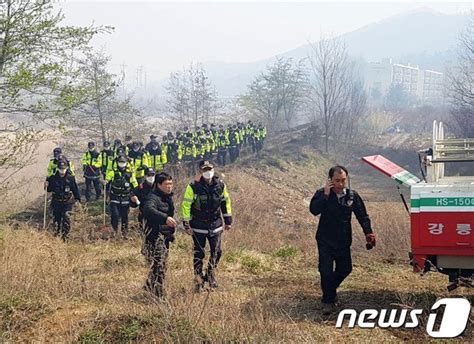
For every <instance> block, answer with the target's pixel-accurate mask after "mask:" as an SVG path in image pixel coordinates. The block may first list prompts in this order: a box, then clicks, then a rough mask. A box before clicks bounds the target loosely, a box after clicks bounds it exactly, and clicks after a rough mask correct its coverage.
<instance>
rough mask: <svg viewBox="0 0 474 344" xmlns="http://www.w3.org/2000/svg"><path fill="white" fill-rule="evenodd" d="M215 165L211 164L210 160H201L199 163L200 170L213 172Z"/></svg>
mask: <svg viewBox="0 0 474 344" xmlns="http://www.w3.org/2000/svg"><path fill="white" fill-rule="evenodd" d="M213 168H214V165H213V164H211V163H210V162H209V161H208V160H201V161H200V162H199V169H201V170H212V169H213Z"/></svg>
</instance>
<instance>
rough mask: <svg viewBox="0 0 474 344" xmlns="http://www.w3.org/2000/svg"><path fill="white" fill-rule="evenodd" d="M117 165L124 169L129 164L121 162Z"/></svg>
mask: <svg viewBox="0 0 474 344" xmlns="http://www.w3.org/2000/svg"><path fill="white" fill-rule="evenodd" d="M117 165H118V167H120V168H124V167H125V166H127V163H126V162H119V163H118V164H117Z"/></svg>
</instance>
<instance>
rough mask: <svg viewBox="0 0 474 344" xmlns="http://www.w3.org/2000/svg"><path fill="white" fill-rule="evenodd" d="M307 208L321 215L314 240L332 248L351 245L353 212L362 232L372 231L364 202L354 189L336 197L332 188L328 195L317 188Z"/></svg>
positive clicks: (314, 213)
mask: <svg viewBox="0 0 474 344" xmlns="http://www.w3.org/2000/svg"><path fill="white" fill-rule="evenodd" d="M309 210H310V211H311V213H312V214H313V215H315V216H317V215H321V217H320V219H319V224H318V230H317V232H316V240H318V242H320V243H323V244H327V245H329V246H331V247H333V248H336V249H337V248H339V247H347V246H350V245H351V243H352V226H351V218H352V213H353V212H354V214H355V215H356V218H357V220H358V221H359V223H360V225H361V227H362V230H363V231H364V234H369V233H372V228H371V226H370V219H369V215H367V210H366V209H365V205H364V202H363V201H362V198H361V197H360V196H359V194H358V193H357V192H355V191H354V190H346V195H345V196H343V197H342V198H341V199H338V197H337V195H336V193H335V192H334V191H333V190H331V193H330V194H329V197H328V196H326V195H325V194H324V189H319V190H318V191H316V193H315V194H314V196H313V198H312V199H311V203H310V206H309Z"/></svg>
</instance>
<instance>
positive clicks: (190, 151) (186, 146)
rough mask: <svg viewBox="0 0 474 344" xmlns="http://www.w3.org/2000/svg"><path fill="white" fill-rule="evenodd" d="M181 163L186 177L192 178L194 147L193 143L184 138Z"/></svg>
mask: <svg viewBox="0 0 474 344" xmlns="http://www.w3.org/2000/svg"><path fill="white" fill-rule="evenodd" d="M182 152H183V161H184V164H185V167H186V170H187V174H188V176H192V175H194V174H195V172H196V170H195V161H196V155H197V150H196V145H195V144H194V142H193V141H192V140H191V139H189V137H187V136H185V137H184V138H183V148H182Z"/></svg>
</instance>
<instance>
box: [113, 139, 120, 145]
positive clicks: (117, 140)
mask: <svg viewBox="0 0 474 344" xmlns="http://www.w3.org/2000/svg"><path fill="white" fill-rule="evenodd" d="M120 144H122V141H121V140H120V139H115V140H114V145H120Z"/></svg>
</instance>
